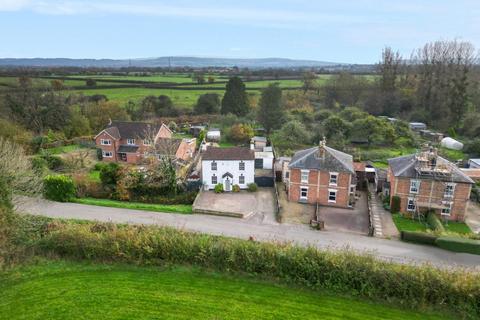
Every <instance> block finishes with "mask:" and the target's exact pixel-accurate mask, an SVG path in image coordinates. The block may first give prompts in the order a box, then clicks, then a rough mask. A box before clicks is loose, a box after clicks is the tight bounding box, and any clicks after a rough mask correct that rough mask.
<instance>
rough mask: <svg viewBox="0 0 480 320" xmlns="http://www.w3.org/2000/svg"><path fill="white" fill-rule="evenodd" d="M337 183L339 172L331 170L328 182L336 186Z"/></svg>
mask: <svg viewBox="0 0 480 320" xmlns="http://www.w3.org/2000/svg"><path fill="white" fill-rule="evenodd" d="M332 181H333V182H332ZM337 183H338V172H330V178H329V180H328V184H329V185H331V186H336V185H337Z"/></svg>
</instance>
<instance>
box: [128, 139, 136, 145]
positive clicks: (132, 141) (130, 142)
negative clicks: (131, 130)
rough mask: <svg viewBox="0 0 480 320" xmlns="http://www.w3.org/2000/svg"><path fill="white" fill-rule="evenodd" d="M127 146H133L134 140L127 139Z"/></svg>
mask: <svg viewBox="0 0 480 320" xmlns="http://www.w3.org/2000/svg"><path fill="white" fill-rule="evenodd" d="M127 144H128V145H130V146H133V145H135V139H127Z"/></svg>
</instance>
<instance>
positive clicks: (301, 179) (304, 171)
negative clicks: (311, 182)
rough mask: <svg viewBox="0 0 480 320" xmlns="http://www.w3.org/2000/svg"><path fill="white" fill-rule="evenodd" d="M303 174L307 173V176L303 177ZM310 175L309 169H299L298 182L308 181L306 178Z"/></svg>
mask: <svg viewBox="0 0 480 320" xmlns="http://www.w3.org/2000/svg"><path fill="white" fill-rule="evenodd" d="M304 175H307V178H306V179H304ZM309 177H310V170H301V171H300V182H301V183H308V178H309Z"/></svg>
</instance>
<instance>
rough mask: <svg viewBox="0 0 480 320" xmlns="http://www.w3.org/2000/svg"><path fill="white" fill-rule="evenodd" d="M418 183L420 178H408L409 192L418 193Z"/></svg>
mask: <svg viewBox="0 0 480 320" xmlns="http://www.w3.org/2000/svg"><path fill="white" fill-rule="evenodd" d="M420 184H421V181H420V180H415V179H412V180H410V193H415V194H418V193H419V192H420ZM412 187H414V188H412Z"/></svg>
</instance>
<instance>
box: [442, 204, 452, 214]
mask: <svg viewBox="0 0 480 320" xmlns="http://www.w3.org/2000/svg"><path fill="white" fill-rule="evenodd" d="M452 204H453V203H452V202H448V203H444V205H448V208H447V209H442V211H441V212H440V214H441V215H442V216H447V217H449V216H450V215H451V214H452Z"/></svg>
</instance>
